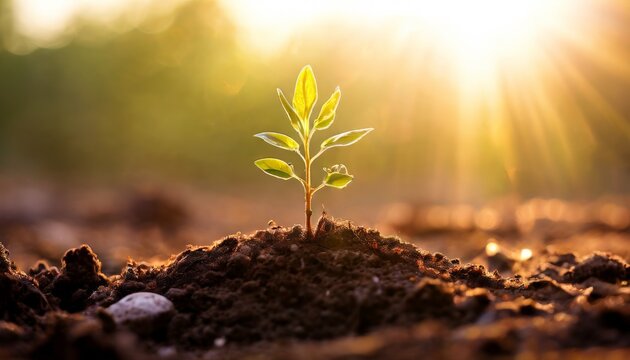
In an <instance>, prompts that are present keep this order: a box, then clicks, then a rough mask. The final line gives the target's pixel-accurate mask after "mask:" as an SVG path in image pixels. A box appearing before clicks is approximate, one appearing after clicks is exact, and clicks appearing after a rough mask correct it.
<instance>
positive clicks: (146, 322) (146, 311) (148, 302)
mask: <svg viewBox="0 0 630 360" xmlns="http://www.w3.org/2000/svg"><path fill="white" fill-rule="evenodd" d="M174 310H175V308H174V306H173V303H172V302H171V301H170V300H169V299H167V298H165V297H164V296H162V295H159V294H154V293H149V292H137V293H134V294H131V295H127V296H125V297H124V298H122V299H120V301H118V302H117V303H115V304H113V305H112V306H110V307H109V308H107V311H108V312H109V313H110V314H111V315H112V317H113V318H114V321H116V323H117V324H124V325H131V326H151V325H157V322H160V321H163V320H164V319H165V318H168V317H170V315H172V314H173V313H174Z"/></svg>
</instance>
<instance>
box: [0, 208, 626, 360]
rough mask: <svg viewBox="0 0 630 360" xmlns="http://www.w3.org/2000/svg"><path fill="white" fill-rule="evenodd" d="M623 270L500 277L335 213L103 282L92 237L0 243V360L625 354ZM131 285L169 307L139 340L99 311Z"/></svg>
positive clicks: (596, 257)
mask: <svg viewBox="0 0 630 360" xmlns="http://www.w3.org/2000/svg"><path fill="white" fill-rule="evenodd" d="M628 280H630V267H629V266H628V264H627V263H626V262H625V261H624V259H622V258H620V257H617V256H615V255H611V254H609V253H594V254H591V255H590V256H587V257H585V258H578V257H576V256H575V255H573V254H546V255H544V258H543V259H540V261H538V263H537V265H535V266H531V268H530V269H528V270H525V268H523V272H522V273H521V274H520V275H514V276H502V275H500V274H499V273H498V272H488V271H487V269H486V268H485V267H484V266H482V265H475V264H463V263H461V262H460V261H459V260H458V259H449V258H447V257H446V256H445V255H443V254H440V253H429V252H427V251H422V250H420V249H417V248H416V247H415V246H413V245H411V244H407V243H404V242H401V241H400V240H399V239H397V238H393V237H382V236H381V235H380V234H379V233H378V232H377V231H375V230H371V229H366V228H362V227H356V226H354V225H352V224H350V223H348V222H342V221H337V222H335V221H333V220H331V219H329V218H322V219H320V222H319V224H318V231H317V233H316V235H315V238H314V239H305V233H304V231H303V229H302V228H301V227H300V226H295V227H293V228H282V227H271V228H269V229H267V230H264V231H258V232H256V233H254V234H253V235H243V234H237V235H234V236H229V237H227V238H225V239H223V240H221V241H218V242H216V243H215V244H214V245H213V246H202V247H189V248H188V249H186V250H185V251H183V252H182V253H180V254H178V255H177V256H173V257H172V258H171V259H170V260H169V261H167V262H166V263H164V264H155V265H149V264H145V263H136V262H134V261H131V260H130V261H129V262H128V264H127V266H126V267H125V268H124V269H123V271H122V273H121V274H120V275H116V276H111V277H106V276H105V275H103V274H102V273H101V264H100V262H99V259H98V258H97V256H96V255H95V254H94V253H93V252H92V250H91V249H90V248H89V247H88V246H81V247H79V248H76V249H71V250H69V251H68V252H67V253H66V255H65V256H64V258H63V260H62V265H61V268H60V269H58V268H56V267H54V266H49V265H47V264H45V263H38V264H37V265H36V266H35V267H33V268H32V269H31V270H30V271H29V274H25V273H23V272H21V271H19V270H18V269H17V268H16V267H15V266H14V265H13V264H12V263H11V261H10V259H9V256H8V252H7V251H6V249H4V247H0V294H2V296H1V297H0V316H1V317H2V318H1V321H0V358H33V359H40V358H41V359H43V358H45V359H79V358H90V359H138V358H140V359H141V358H143V357H147V358H155V357H160V358H174V359H181V358H208V359H220V358H234V359H241V358H256V359H261V358H262V359H266V358H270V359H379V358H385V357H388V358H392V359H412V358H413V359H415V358H418V356H420V355H421V356H423V357H426V358H455V357H457V358H475V357H478V358H484V357H488V356H499V357H501V356H510V357H512V356H517V355H519V356H521V355H522V356H526V355H530V356H534V357H540V356H542V355H549V356H556V357H561V358H572V357H582V356H587V355H588V354H591V355H588V356H596V357H598V356H609V357H615V356H620V358H622V357H623V356H624V354H626V351H627V350H628V349H629V348H630V289H629V288H628ZM140 291H146V292H154V293H158V294H161V295H164V296H165V297H167V298H168V299H170V300H171V301H172V302H173V303H174V305H175V309H176V313H175V315H174V316H173V317H172V318H171V320H170V322H169V323H168V326H166V327H164V328H163V329H156V331H146V332H142V335H141V334H134V333H133V332H132V331H130V330H129V329H125V328H122V327H117V326H116V324H115V323H114V322H113V319H112V318H111V317H110V316H109V315H108V314H107V312H105V311H104V310H103V309H104V308H106V307H108V306H110V305H111V304H113V303H115V302H116V301H118V300H120V299H121V298H122V297H124V296H126V295H128V294H131V293H135V292H140ZM146 334H150V335H146Z"/></svg>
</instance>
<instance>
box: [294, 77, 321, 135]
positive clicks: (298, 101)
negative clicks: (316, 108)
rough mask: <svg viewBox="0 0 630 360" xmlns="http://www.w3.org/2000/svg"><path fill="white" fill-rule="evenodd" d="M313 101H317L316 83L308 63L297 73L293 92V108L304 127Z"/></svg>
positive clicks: (306, 127) (306, 125)
mask: <svg viewBox="0 0 630 360" xmlns="http://www.w3.org/2000/svg"><path fill="white" fill-rule="evenodd" d="M315 101H317V83H316V82H315V75H313V69H312V68H311V66H310V65H306V66H305V67H303V68H302V71H300V74H299V75H298V78H297V82H296V84H295V93H294V94H293V108H294V109H295V112H296V113H297V114H298V115H299V116H300V119H301V120H302V127H303V128H304V129H308V119H309V117H310V115H311V110H312V109H313V105H314V104H315Z"/></svg>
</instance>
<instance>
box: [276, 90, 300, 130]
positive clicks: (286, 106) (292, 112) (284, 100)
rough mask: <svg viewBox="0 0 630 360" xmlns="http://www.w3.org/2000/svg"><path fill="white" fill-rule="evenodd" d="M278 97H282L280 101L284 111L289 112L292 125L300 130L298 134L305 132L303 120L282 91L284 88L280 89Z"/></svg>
mask: <svg viewBox="0 0 630 360" xmlns="http://www.w3.org/2000/svg"><path fill="white" fill-rule="evenodd" d="M278 97H279V98H280V102H281V103H282V107H283V108H284V112H286V113H287V116H288V117H289V121H291V126H293V128H294V129H295V131H297V132H298V134H301V135H302V134H303V133H304V131H303V130H302V120H300V116H299V115H298V114H297V113H296V112H295V109H294V108H293V107H292V106H291V104H289V101H288V100H287V98H286V97H285V96H284V94H283V93H282V90H280V89H278Z"/></svg>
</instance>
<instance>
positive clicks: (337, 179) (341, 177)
mask: <svg viewBox="0 0 630 360" xmlns="http://www.w3.org/2000/svg"><path fill="white" fill-rule="evenodd" d="M353 178H354V177H353V176H352V175H348V174H343V173H339V172H330V173H328V174H326V178H325V179H324V184H326V186H330V187H334V188H337V189H343V188H345V187H346V186H347V185H348V184H350V182H351V181H352V179H353Z"/></svg>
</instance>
